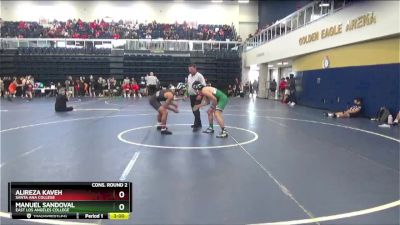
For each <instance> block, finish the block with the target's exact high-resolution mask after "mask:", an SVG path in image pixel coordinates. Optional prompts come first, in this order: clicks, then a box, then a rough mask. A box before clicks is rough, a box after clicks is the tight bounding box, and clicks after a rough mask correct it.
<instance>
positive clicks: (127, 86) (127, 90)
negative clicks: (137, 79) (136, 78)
mask: <svg viewBox="0 0 400 225" xmlns="http://www.w3.org/2000/svg"><path fill="white" fill-rule="evenodd" d="M122 93H123V95H124V98H126V97H128V98H130V97H131V85H130V84H129V80H128V82H124V83H123V84H122Z"/></svg>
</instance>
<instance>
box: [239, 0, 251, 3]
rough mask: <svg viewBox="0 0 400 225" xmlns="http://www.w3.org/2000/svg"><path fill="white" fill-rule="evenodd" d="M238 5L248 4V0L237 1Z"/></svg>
mask: <svg viewBox="0 0 400 225" xmlns="http://www.w3.org/2000/svg"><path fill="white" fill-rule="evenodd" d="M238 2H239V3H249V0H239V1H238Z"/></svg>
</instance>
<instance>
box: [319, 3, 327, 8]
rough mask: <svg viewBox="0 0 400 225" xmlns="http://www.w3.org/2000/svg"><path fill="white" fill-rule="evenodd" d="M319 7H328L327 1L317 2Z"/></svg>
mask: <svg viewBox="0 0 400 225" xmlns="http://www.w3.org/2000/svg"><path fill="white" fill-rule="evenodd" d="M319 7H329V3H321V4H319Z"/></svg>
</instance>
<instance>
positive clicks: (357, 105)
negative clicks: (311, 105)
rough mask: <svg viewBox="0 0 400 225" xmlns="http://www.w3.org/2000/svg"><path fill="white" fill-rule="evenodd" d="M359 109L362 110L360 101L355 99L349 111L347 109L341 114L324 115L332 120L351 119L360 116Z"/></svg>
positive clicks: (330, 113)
mask: <svg viewBox="0 0 400 225" xmlns="http://www.w3.org/2000/svg"><path fill="white" fill-rule="evenodd" d="M361 109H362V99H361V98H355V99H354V105H353V106H351V107H350V108H349V109H347V110H345V111H343V112H334V113H333V112H329V113H324V115H325V116H328V117H332V118H351V117H357V116H359V115H360V114H361Z"/></svg>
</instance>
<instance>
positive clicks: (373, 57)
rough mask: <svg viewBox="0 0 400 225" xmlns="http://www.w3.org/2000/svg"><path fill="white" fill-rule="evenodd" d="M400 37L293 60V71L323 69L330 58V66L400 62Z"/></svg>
mask: <svg viewBox="0 0 400 225" xmlns="http://www.w3.org/2000/svg"><path fill="white" fill-rule="evenodd" d="M399 46H400V37H398V36H397V37H392V38H388V39H380V40H374V41H368V42H363V43H357V44H352V45H347V46H341V47H337V48H333V49H327V50H323V51H319V52H315V53H311V54H307V55H303V56H299V57H297V58H295V59H294V60H293V71H306V70H316V69H322V61H323V59H324V58H325V57H328V58H329V61H330V65H329V68H337V67H350V66H368V65H381V64H392V63H400V55H399Z"/></svg>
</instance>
